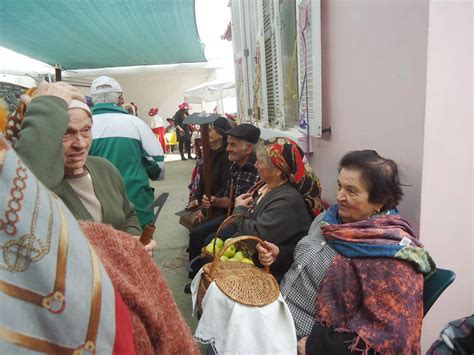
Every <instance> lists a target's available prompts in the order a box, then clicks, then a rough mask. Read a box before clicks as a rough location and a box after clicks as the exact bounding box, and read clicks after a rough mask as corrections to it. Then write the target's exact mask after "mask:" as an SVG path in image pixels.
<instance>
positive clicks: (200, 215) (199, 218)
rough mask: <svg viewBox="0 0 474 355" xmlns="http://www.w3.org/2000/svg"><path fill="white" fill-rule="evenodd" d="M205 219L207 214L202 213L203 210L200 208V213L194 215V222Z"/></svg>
mask: <svg viewBox="0 0 474 355" xmlns="http://www.w3.org/2000/svg"><path fill="white" fill-rule="evenodd" d="M205 219H206V216H205V215H204V213H202V211H201V210H199V211H198V213H196V215H195V216H194V221H193V223H203V222H204V221H205Z"/></svg>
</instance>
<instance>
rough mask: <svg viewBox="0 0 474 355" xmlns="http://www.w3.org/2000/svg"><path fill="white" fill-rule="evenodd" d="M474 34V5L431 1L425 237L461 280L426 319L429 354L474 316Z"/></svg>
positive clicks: (423, 211) (442, 264)
mask: <svg viewBox="0 0 474 355" xmlns="http://www.w3.org/2000/svg"><path fill="white" fill-rule="evenodd" d="M472 30H473V29H472V3H470V2H469V1H451V2H447V1H441V0H438V1H431V4H430V26H429V40H428V72H427V90H426V117H425V135H424V154H423V179H422V189H421V229H420V233H421V238H422V240H423V242H424V243H425V245H426V247H427V248H428V249H429V250H430V252H431V254H432V256H433V258H434V259H435V261H436V263H437V264H438V266H439V267H442V268H447V269H452V270H454V271H455V272H456V274H457V278H456V281H455V282H454V284H453V285H452V286H451V287H450V288H449V289H447V290H446V292H445V293H444V294H443V295H442V296H441V297H440V299H439V300H438V302H437V303H436V304H435V305H434V306H433V308H432V309H431V311H430V313H428V315H427V317H426V318H425V323H424V328H423V344H424V348H425V349H426V347H427V346H429V344H431V343H432V342H433V340H434V338H435V337H436V336H437V335H438V333H439V331H440V330H441V328H442V327H443V325H444V324H446V323H447V322H448V321H450V320H453V319H457V318H461V317H465V316H467V315H470V314H472V313H473V312H474V290H473V287H474V282H473V280H474V264H473V255H474V249H473V247H474V244H473V229H472V221H473V209H472V201H473V189H472V182H473V176H472V168H473V160H472V153H473V151H472V149H473V146H472V137H473V130H472V128H473V126H472V33H473V32H472Z"/></svg>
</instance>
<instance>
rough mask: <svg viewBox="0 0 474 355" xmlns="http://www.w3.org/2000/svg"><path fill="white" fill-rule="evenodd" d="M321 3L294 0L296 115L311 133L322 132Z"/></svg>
mask: <svg viewBox="0 0 474 355" xmlns="http://www.w3.org/2000/svg"><path fill="white" fill-rule="evenodd" d="M320 7H321V5H320V0H297V1H296V16H297V38H298V83H299V85H298V86H299V96H300V105H299V116H300V119H301V120H303V121H304V122H305V123H306V124H307V125H308V126H309V134H310V135H311V136H313V137H321V132H322V100H321V21H320ZM304 130H305V131H306V128H305V129H304Z"/></svg>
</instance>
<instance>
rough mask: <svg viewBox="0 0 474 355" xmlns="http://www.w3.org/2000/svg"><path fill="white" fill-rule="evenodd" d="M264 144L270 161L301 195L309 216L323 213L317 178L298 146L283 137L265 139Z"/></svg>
mask: <svg viewBox="0 0 474 355" xmlns="http://www.w3.org/2000/svg"><path fill="white" fill-rule="evenodd" d="M264 144H265V149H266V151H267V154H268V156H269V157H270V160H271V161H272V163H273V164H274V165H275V166H276V167H277V168H278V169H280V170H281V171H283V172H284V173H285V174H287V175H288V177H289V179H290V183H291V185H292V186H293V187H294V188H295V189H296V190H297V191H298V192H299V193H300V194H301V196H302V197H303V200H304V203H305V204H306V207H307V208H308V211H309V212H310V213H311V215H312V216H313V217H316V216H317V215H319V214H320V213H321V212H323V211H324V207H323V205H322V204H321V185H320V183H319V178H318V176H317V175H316V173H315V172H314V170H313V169H312V168H311V166H310V165H309V163H308V161H307V159H306V157H305V155H304V152H303V150H302V149H301V148H300V147H299V146H298V144H297V143H296V142H295V141H293V140H291V139H289V138H284V137H277V138H271V139H267V140H266V141H265V142H264Z"/></svg>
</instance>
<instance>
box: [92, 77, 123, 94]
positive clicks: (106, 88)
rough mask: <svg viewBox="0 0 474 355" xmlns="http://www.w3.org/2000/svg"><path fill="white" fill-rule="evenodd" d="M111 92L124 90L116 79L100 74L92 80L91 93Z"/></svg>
mask: <svg viewBox="0 0 474 355" xmlns="http://www.w3.org/2000/svg"><path fill="white" fill-rule="evenodd" d="M111 92H120V93H121V92H122V87H121V86H120V84H119V83H118V82H117V81H116V80H114V79H112V78H110V77H108V76H99V77H98V78H96V79H95V80H94V81H93V82H92V85H91V95H94V94H108V93H111Z"/></svg>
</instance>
